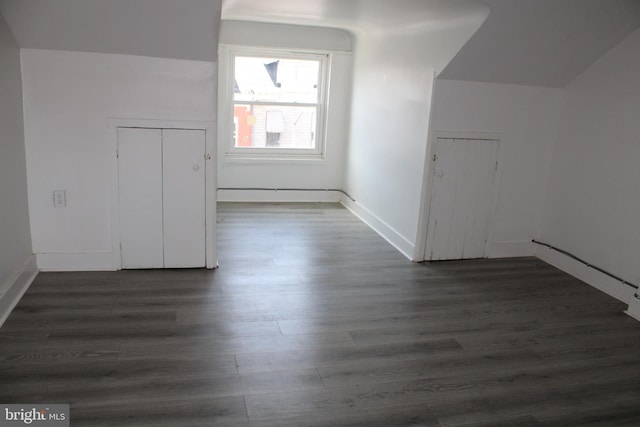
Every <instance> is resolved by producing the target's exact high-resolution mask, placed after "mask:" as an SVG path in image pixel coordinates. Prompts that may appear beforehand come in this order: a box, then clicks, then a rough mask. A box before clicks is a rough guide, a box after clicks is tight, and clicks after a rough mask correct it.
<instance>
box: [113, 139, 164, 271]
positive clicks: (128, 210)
mask: <svg viewBox="0 0 640 427" xmlns="http://www.w3.org/2000/svg"><path fill="white" fill-rule="evenodd" d="M118 191H119V204H120V245H121V257H122V268H162V267H163V266H164V256H163V245H164V243H163V239H162V131H161V130H160V129H132V128H118Z"/></svg>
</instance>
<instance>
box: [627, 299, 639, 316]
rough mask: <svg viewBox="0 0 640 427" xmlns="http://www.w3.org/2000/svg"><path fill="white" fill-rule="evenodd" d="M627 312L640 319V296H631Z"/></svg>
mask: <svg viewBox="0 0 640 427" xmlns="http://www.w3.org/2000/svg"><path fill="white" fill-rule="evenodd" d="M625 313H626V314H628V315H629V316H631V317H633V318H634V319H636V320H640V298H638V297H636V296H633V297H631V300H629V308H628V309H627V310H625Z"/></svg>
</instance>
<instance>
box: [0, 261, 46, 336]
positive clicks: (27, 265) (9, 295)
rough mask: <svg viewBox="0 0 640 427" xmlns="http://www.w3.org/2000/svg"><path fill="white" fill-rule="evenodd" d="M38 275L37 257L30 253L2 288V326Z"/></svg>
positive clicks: (0, 315)
mask: <svg viewBox="0 0 640 427" xmlns="http://www.w3.org/2000/svg"><path fill="white" fill-rule="evenodd" d="M37 275H38V267H37V264H36V257H35V256H34V255H29V256H28V257H27V259H26V260H25V262H24V263H23V264H22V265H21V266H20V268H18V270H17V271H16V272H15V273H14V274H12V275H11V277H9V279H7V280H6V281H5V282H4V283H2V287H1V288H0V327H2V325H3V324H4V322H5V321H6V320H7V318H8V317H9V315H10V314H11V312H12V311H13V309H14V308H15V306H16V305H18V302H20V299H21V298H22V296H23V295H24V293H25V292H27V289H29V286H31V283H33V280H34V279H35V278H36V276H37Z"/></svg>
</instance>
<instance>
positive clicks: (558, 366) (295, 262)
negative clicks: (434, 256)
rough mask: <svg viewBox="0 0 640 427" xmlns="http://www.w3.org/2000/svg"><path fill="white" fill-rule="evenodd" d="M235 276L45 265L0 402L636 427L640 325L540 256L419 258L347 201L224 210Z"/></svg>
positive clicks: (106, 416)
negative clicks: (55, 269)
mask: <svg viewBox="0 0 640 427" xmlns="http://www.w3.org/2000/svg"><path fill="white" fill-rule="evenodd" d="M219 256H220V268H219V269H218V270H217V271H204V270H191V271H121V272H109V273H46V274H40V275H39V276H38V278H37V279H36V281H35V282H34V284H33V285H32V287H31V289H30V290H29V291H28V292H27V294H26V295H25V296H24V298H23V300H22V301H21V302H20V304H19V305H18V307H17V308H16V309H15V311H14V312H13V314H12V315H11V316H10V318H9V319H8V321H7V322H6V324H5V325H4V327H3V328H2V329H0V403H37V402H45V403H70V404H71V408H72V409H71V416H72V425H73V426H102V425H118V426H122V425H126V426H143V425H163V426H196V425H203V426H209V425H230V426H243V425H251V426H271V425H284V426H329V425H331V426H338V425H349V426H438V425H440V426H498V425H499V426H538V425H542V426H564V425H570V426H592V425H601V426H620V425H625V426H627V425H628V426H638V425H640V405H638V402H640V324H639V323H637V322H636V321H634V320H632V319H631V318H629V317H627V316H626V315H624V314H623V313H622V311H623V310H624V309H625V306H624V305H623V304H621V303H619V302H617V301H615V300H614V299H612V298H610V297H608V296H606V295H604V294H602V293H600V292H598V291H596V290H594V289H593V288H591V287H589V286H587V285H585V284H583V283H581V282H579V281H578V280H576V279H573V278H571V277H569V276H567V275H566V274H564V273H562V272H560V271H558V270H556V269H554V268H552V267H550V266H548V265H546V264H544V263H542V262H541V261H538V260H536V259H533V258H525V259H510V260H477V261H467V262H457V261H456V262H443V263H434V264H422V265H420V264H412V263H410V262H408V261H407V260H406V259H405V258H403V257H402V256H401V255H399V254H398V253H397V252H396V251H395V250H394V249H393V248H391V247H390V246H389V245H388V244H387V243H385V242H384V241H383V240H382V239H381V238H380V237H378V236H377V235H376V234H375V233H373V232H372V231H371V230H370V229H368V228H367V227H366V226H365V225H363V224H362V223H361V222H359V221H358V220H357V219H356V218H354V217H353V216H352V215H351V214H349V213H348V212H347V211H346V210H344V209H343V208H341V207H339V206H337V205H318V204H312V205H307V204H305V205H249V204H221V205H220V207H219Z"/></svg>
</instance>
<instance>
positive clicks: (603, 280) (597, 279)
mask: <svg viewBox="0 0 640 427" xmlns="http://www.w3.org/2000/svg"><path fill="white" fill-rule="evenodd" d="M536 246H538V248H536V256H537V257H538V258H540V259H541V260H543V261H544V262H546V263H548V264H551V265H553V266H554V267H557V268H559V269H560V270H562V271H564V272H566V273H569V274H570V275H572V276H574V277H576V278H578V279H580V280H582V281H583V282H585V283H588V284H589V285H591V286H593V287H594V288H596V289H599V290H601V291H602V292H604V293H606V294H608V295H610V296H612V297H614V298H616V299H617V300H619V301H622V302H624V303H626V304H629V301H631V299H632V298H633V294H634V292H635V290H634V289H633V288H632V287H630V286H627V285H623V284H622V283H620V282H619V281H617V280H615V279H613V278H611V277H609V276H607V275H606V274H603V273H601V272H599V271H598V270H594V269H593V268H589V267H587V266H586V265H584V264H583V263H581V262H579V261H576V260H574V259H573V258H571V257H568V256H566V255H564V254H562V253H560V252H558V251H554V250H553V249H550V248H547V247H544V246H540V245H536Z"/></svg>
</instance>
